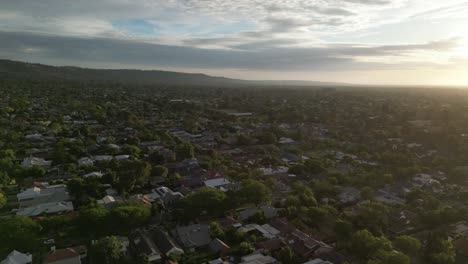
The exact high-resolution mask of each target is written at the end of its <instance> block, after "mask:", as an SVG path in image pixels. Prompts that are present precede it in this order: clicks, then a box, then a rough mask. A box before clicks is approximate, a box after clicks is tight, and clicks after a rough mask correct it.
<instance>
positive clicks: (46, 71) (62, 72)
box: [0, 60, 346, 86]
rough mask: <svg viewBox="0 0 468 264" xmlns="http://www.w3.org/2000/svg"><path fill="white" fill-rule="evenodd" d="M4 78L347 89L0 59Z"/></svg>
mask: <svg viewBox="0 0 468 264" xmlns="http://www.w3.org/2000/svg"><path fill="white" fill-rule="evenodd" d="M0 78H22V79H58V80H73V81H103V82H107V81H111V82H118V83H133V84H172V85H209V86H237V85H241V86H248V85H255V86H266V85H281V86H343V85H346V84H343V83H326V82H312V81H247V80H239V79H230V78H225V77H214V76H209V75H206V74H200V73H181V72H170V71H159V70H132V69H118V70H111V69H88V68H79V67H70V66H61V67H57V66H49V65H43V64H37V63H26V62H19V61H11V60H0Z"/></svg>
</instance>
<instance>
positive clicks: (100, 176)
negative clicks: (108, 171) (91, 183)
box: [83, 171, 104, 178]
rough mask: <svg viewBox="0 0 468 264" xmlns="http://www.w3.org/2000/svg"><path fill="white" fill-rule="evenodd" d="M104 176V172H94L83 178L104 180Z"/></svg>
mask: <svg viewBox="0 0 468 264" xmlns="http://www.w3.org/2000/svg"><path fill="white" fill-rule="evenodd" d="M102 176H104V174H103V173H102V172H100V171H93V172H90V173H87V174H85V175H83V178H89V177H95V178H102Z"/></svg>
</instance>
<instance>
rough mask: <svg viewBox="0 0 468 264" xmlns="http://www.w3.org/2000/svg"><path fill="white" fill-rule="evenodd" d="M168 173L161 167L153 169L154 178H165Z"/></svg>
mask: <svg viewBox="0 0 468 264" xmlns="http://www.w3.org/2000/svg"><path fill="white" fill-rule="evenodd" d="M168 173H169V170H168V169H167V168H166V167H164V166H162V165H157V166H154V167H153V175H154V176H160V177H164V178H166V177H167V175H168Z"/></svg>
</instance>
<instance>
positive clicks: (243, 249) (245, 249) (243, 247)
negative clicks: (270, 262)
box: [239, 242, 255, 256]
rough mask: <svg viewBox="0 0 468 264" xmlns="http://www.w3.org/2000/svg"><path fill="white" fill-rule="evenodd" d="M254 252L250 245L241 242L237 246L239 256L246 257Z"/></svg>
mask: <svg viewBox="0 0 468 264" xmlns="http://www.w3.org/2000/svg"><path fill="white" fill-rule="evenodd" d="M254 251H255V248H254V247H253V246H252V244H250V243H247V242H242V243H240V244H239V253H240V254H241V256H245V255H248V254H250V253H252V252H254Z"/></svg>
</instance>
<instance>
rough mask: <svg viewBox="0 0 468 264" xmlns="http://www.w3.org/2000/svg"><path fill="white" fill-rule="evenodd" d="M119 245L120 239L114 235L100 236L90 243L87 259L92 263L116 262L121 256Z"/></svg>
mask: <svg viewBox="0 0 468 264" xmlns="http://www.w3.org/2000/svg"><path fill="white" fill-rule="evenodd" d="M121 247H122V245H121V242H120V240H119V239H118V238H116V237H114V236H110V237H104V238H101V239H99V240H97V241H96V242H95V243H94V244H93V245H91V247H90V249H89V261H90V263H92V264H93V263H96V264H101V263H104V264H112V263H117V261H118V260H119V259H120V258H121V252H120V249H121Z"/></svg>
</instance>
